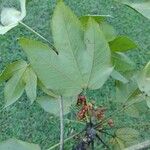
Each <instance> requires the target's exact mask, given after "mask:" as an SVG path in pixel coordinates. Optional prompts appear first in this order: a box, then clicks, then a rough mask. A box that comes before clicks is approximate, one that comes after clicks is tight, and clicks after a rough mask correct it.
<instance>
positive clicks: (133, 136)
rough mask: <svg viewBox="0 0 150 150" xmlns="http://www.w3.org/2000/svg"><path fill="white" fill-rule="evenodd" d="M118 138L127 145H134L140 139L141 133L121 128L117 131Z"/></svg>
mask: <svg viewBox="0 0 150 150" xmlns="http://www.w3.org/2000/svg"><path fill="white" fill-rule="evenodd" d="M116 136H117V137H118V138H119V139H121V140H123V141H125V142H126V143H132V142H135V141H137V139H138V138H139V132H138V131H137V130H135V129H132V128H120V129H118V130H117V131H116Z"/></svg>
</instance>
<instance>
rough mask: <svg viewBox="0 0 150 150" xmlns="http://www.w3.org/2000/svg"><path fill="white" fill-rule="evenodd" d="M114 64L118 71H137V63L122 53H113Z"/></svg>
mask: <svg viewBox="0 0 150 150" xmlns="http://www.w3.org/2000/svg"><path fill="white" fill-rule="evenodd" d="M112 63H113V65H114V66H115V69H116V70H117V71H122V72H125V71H130V70H134V69H135V63H134V62H132V61H131V60H130V58H129V57H127V56H126V55H125V54H123V53H121V52H114V53H112Z"/></svg>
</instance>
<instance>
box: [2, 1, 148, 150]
mask: <svg viewBox="0 0 150 150" xmlns="http://www.w3.org/2000/svg"><path fill="white" fill-rule="evenodd" d="M13 2H14V0H13V1H12V0H0V9H1V7H2V6H7V5H10V6H12V5H13ZM65 2H66V4H67V5H69V6H70V7H71V8H72V9H73V10H74V11H75V13H76V14H77V15H78V16H80V15H86V14H110V15H112V16H113V18H112V19H109V20H108V21H109V22H110V23H111V24H112V25H113V26H114V27H115V29H116V30H117V32H118V34H120V35H128V36H129V37H130V38H131V39H133V40H135V42H136V43H137V44H138V46H139V47H140V48H139V49H137V50H135V51H133V52H130V54H129V55H130V56H131V58H132V59H133V60H134V61H135V62H136V64H137V68H139V67H141V66H142V65H144V64H145V63H146V62H147V61H148V60H149V59H150V55H149V54H147V52H148V51H149V50H150V21H148V20H146V19H145V18H144V17H143V16H142V15H139V14H138V13H137V12H134V11H133V10H132V9H130V8H128V7H125V6H122V5H120V4H116V3H114V2H112V1H111V0H65ZM54 7H55V0H30V1H29V2H28V5H27V17H26V18H25V20H24V22H25V23H26V24H28V25H29V26H31V27H32V28H34V29H35V30H37V31H39V32H40V33H41V34H42V35H44V36H45V37H46V38H47V39H49V40H52V38H51V31H50V22H51V21H50V20H51V15H52V13H53V9H54ZM22 35H24V36H26V37H35V35H34V34H32V33H30V32H29V31H28V30H26V29H25V28H24V27H22V26H18V27H16V28H15V29H13V30H12V31H10V32H9V33H8V34H7V35H5V36H0V70H2V69H3V68H4V67H5V65H6V64H8V63H9V62H11V61H14V60H17V59H22V58H24V59H26V57H25V54H24V53H23V52H22V50H21V48H20V47H19V46H18V44H17V39H18V38H19V37H21V36H22ZM113 92H114V89H113V82H112V81H108V84H107V85H105V86H104V88H103V90H97V91H93V92H90V93H89V95H90V97H92V98H93V99H95V100H97V101H98V103H100V104H104V105H106V103H107V102H108V99H109V97H110V96H111V95H112V94H113ZM107 104H109V103H107ZM3 105H4V97H3V86H1V87H0V108H2V106H3ZM108 107H111V108H112V109H115V108H113V106H112V105H109V106H108ZM145 118H146V119H147V120H148V118H147V117H145V116H144V117H142V118H141V121H142V119H145ZM120 119H122V118H118V120H120ZM122 121H127V122H126V124H127V123H129V124H131V123H132V121H133V122H134V121H136V119H132V121H131V118H128V120H122ZM74 126H75V125H74ZM140 131H141V132H142V131H143V132H142V134H141V138H143V139H144V138H148V130H146V131H145V130H144V128H141V129H140ZM149 135H150V134H149ZM11 137H15V138H17V139H21V140H25V141H28V142H33V143H38V144H40V145H41V147H42V149H43V150H45V149H46V148H48V147H50V146H52V145H53V144H55V143H57V142H58V139H59V124H58V121H57V119H56V118H54V117H53V116H51V115H50V114H48V113H45V112H44V111H43V110H42V109H41V108H40V107H39V106H38V104H36V103H34V104H33V105H32V106H30V103H29V100H28V99H27V98H26V96H25V95H24V96H22V98H21V99H20V100H19V101H18V102H16V103H15V104H14V105H13V106H11V107H9V108H8V109H7V110H5V111H2V112H0V141H3V140H6V139H8V138H11ZM68 145H71V144H68ZM70 149H71V148H70V146H67V147H66V150H70Z"/></svg>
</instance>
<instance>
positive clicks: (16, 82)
mask: <svg viewBox="0 0 150 150" xmlns="http://www.w3.org/2000/svg"><path fill="white" fill-rule="evenodd" d="M25 70H26V68H22V69H20V70H19V71H17V72H16V73H15V74H14V75H13V76H12V78H11V79H10V80H9V81H8V82H7V83H6V85H5V88H4V97H5V101H6V105H5V107H7V106H9V105H11V104H13V103H14V102H16V101H17V100H18V99H19V98H20V97H21V95H22V93H23V91H24V88H25V84H24V82H23V80H22V77H23V74H24V71H25Z"/></svg>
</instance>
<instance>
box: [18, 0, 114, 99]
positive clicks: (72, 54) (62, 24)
mask: <svg viewBox="0 0 150 150" xmlns="http://www.w3.org/2000/svg"><path fill="white" fill-rule="evenodd" d="M52 33H53V39H54V45H55V47H56V49H57V50H58V53H59V54H58V55H57V54H56V53H55V52H54V51H52V49H51V48H49V46H47V45H46V44H43V43H41V42H38V41H34V40H29V39H25V38H22V39H20V40H19V42H20V44H21V46H22V47H23V49H24V51H25V52H26V53H27V56H28V58H29V60H30V63H31V66H32V67H33V70H34V71H35V72H36V74H37V76H38V78H39V80H40V81H41V82H42V83H43V85H44V86H45V87H46V89H53V91H54V93H56V95H63V96H66V97H67V96H72V95H77V94H79V93H80V92H81V91H82V90H83V89H86V88H89V89H98V88H100V87H101V86H102V85H103V84H104V83H105V81H106V80H107V79H108V77H109V75H110V74H111V72H112V66H111V53H110V49H109V45H108V43H107V41H106V40H105V37H104V35H103V33H102V31H101V30H100V28H99V25H98V23H96V22H95V21H94V20H93V19H91V18H90V19H89V21H88V26H87V29H86V31H85V35H84V31H83V30H82V26H81V23H80V21H79V19H78V18H77V17H76V16H75V15H74V14H73V12H72V11H71V10H70V9H69V8H68V7H67V6H65V5H64V3H63V2H59V3H58V4H57V6H56V9H55V11H54V15H53V18H52ZM83 37H84V39H83Z"/></svg>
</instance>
